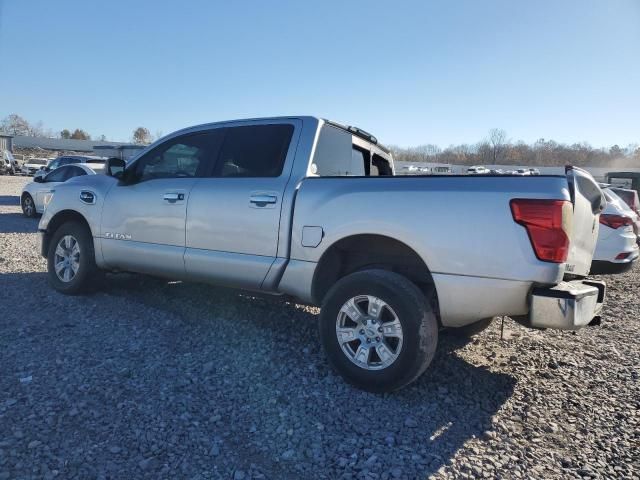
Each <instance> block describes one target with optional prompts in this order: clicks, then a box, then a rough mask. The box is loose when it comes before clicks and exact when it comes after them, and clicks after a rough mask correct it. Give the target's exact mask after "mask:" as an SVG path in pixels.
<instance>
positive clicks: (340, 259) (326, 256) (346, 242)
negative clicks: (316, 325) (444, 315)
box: [311, 234, 439, 317]
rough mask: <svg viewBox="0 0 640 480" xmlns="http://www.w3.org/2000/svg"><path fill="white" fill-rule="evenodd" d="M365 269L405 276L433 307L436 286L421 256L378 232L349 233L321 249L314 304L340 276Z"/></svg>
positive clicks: (316, 273) (315, 282)
mask: <svg viewBox="0 0 640 480" xmlns="http://www.w3.org/2000/svg"><path fill="white" fill-rule="evenodd" d="M366 268H382V269H386V270H390V271H393V272H396V273H398V274H400V275H403V276H405V277H407V278H408V279H409V280H411V281H412V282H413V283H415V284H416V285H417V286H418V287H419V288H420V290H421V291H422V292H423V293H425V294H427V293H429V294H431V295H433V297H434V301H435V302H436V307H437V290H436V285H435V282H434V280H433V276H432V275H431V271H430V270H429V267H428V266H427V264H426V263H425V261H424V260H423V259H422V257H420V255H418V253H417V252H416V251H415V250H414V249H413V248H411V247H410V246H408V245H407V244H406V243H404V242H401V241H400V240H397V239H395V238H392V237H388V236H386V235H379V234H357V235H350V236H347V237H344V238H341V239H340V240H337V241H336V242H334V243H333V244H332V245H331V246H330V247H328V248H327V249H326V250H325V252H324V253H323V254H322V256H321V257H320V261H319V262H318V265H317V266H316V268H315V271H314V275H313V280H312V285H311V295H312V298H313V301H314V303H316V304H317V305H321V304H322V300H323V299H324V296H325V295H326V294H327V292H328V291H329V289H330V288H331V286H332V285H333V284H334V283H335V282H336V281H338V280H339V279H340V278H342V277H344V276H346V275H349V274H350V273H354V272H357V271H359V270H363V269H366ZM437 311H438V310H436V312H437ZM438 317H439V314H438Z"/></svg>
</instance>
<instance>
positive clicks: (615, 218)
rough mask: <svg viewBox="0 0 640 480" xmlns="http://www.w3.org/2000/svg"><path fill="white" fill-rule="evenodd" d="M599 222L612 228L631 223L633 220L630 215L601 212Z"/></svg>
mask: <svg viewBox="0 0 640 480" xmlns="http://www.w3.org/2000/svg"><path fill="white" fill-rule="evenodd" d="M600 223H601V224H603V225H606V226H607V227H611V228H613V229H616V228H620V227H624V226H626V225H633V220H632V219H631V218H630V217H625V216H624V215H613V214H610V213H603V214H602V215H600Z"/></svg>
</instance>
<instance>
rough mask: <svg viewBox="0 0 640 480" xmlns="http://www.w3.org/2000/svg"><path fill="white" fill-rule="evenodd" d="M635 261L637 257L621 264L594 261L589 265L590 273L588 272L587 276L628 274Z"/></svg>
mask: <svg viewBox="0 0 640 480" xmlns="http://www.w3.org/2000/svg"><path fill="white" fill-rule="evenodd" d="M635 260H637V257H635V258H634V259H633V260H631V261H626V262H622V263H613V262H605V261H602V260H594V261H593V262H592V263H591V271H590V272H589V274H590V275H611V274H618V273H624V272H628V271H629V270H631V268H632V267H633V265H634V264H635Z"/></svg>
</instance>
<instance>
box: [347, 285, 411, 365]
mask: <svg viewBox="0 0 640 480" xmlns="http://www.w3.org/2000/svg"><path fill="white" fill-rule="evenodd" d="M336 336H337V338H338V343H339V344H340V348H341V349H342V351H343V352H344V354H345V355H346V356H347V358H349V360H351V361H352V362H353V363H355V364H356V365H357V366H359V367H360V368H364V369H365V370H382V369H383V368H387V367H388V366H389V365H391V364H392V363H393V362H395V361H396V359H397V358H398V356H399V355H400V351H401V350H402V325H401V324H400V320H399V319H398V316H397V315H396V313H395V312H394V311H393V309H392V308H391V307H390V306H389V305H388V304H387V303H386V302H385V301H384V300H381V299H380V298H378V297H374V296H372V295H358V296H357V297H353V298H350V299H349V300H347V301H346V302H345V304H344V305H343V306H342V308H341V309H340V311H339V312H338V318H337V319H336Z"/></svg>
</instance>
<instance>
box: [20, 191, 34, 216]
mask: <svg viewBox="0 0 640 480" xmlns="http://www.w3.org/2000/svg"><path fill="white" fill-rule="evenodd" d="M22 210H23V211H24V214H25V215H26V216H27V217H32V216H33V215H34V214H35V212H36V206H35V205H34V204H33V198H31V196H30V195H27V196H26V197H24V200H23V201H22Z"/></svg>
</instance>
